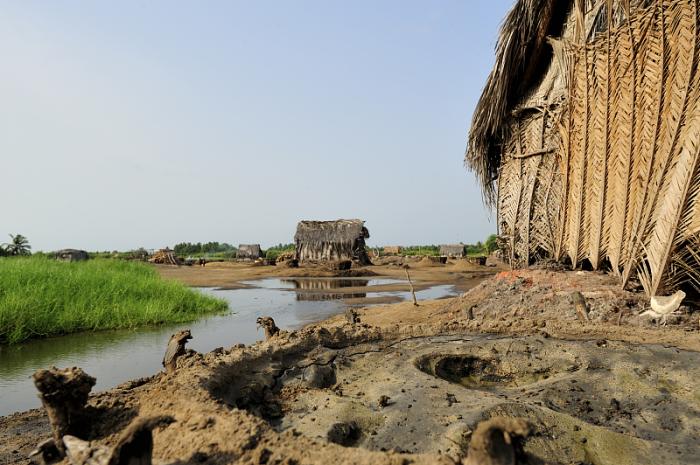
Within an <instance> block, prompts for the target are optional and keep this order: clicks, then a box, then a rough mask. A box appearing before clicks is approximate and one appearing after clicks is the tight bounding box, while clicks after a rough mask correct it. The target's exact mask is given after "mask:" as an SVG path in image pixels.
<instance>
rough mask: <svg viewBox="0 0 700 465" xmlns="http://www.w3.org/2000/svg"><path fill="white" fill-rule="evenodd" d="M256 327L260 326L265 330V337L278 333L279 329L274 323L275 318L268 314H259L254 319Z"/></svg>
mask: <svg viewBox="0 0 700 465" xmlns="http://www.w3.org/2000/svg"><path fill="white" fill-rule="evenodd" d="M256 323H257V324H258V328H262V329H263V330H264V331H265V339H270V338H272V337H274V336H277V335H278V334H279V333H280V329H279V328H278V327H277V325H276V324H275V320H273V319H272V317H269V316H261V317H259V318H258V319H257V320H256Z"/></svg>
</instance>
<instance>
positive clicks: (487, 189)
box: [464, 0, 572, 204]
mask: <svg viewBox="0 0 700 465" xmlns="http://www.w3.org/2000/svg"><path fill="white" fill-rule="evenodd" d="M571 4H572V0H563V1H557V0H517V1H516V3H515V5H514V6H513V9H512V10H511V11H510V12H509V13H508V15H507V16H506V19H505V21H504V22H503V25H502V26H501V31H500V34H499V37H498V44H497V46H496V63H495V65H494V68H493V70H492V71H491V74H490V75H489V77H488V80H487V82H486V86H485V88H484V91H483V93H482V95H481V98H480V99H479V103H478V104H477V106H476V109H475V110H474V115H473V116H472V124H471V129H470V131H469V139H468V143H467V151H466V154H465V159H464V161H465V164H466V166H467V167H468V168H469V169H470V170H471V171H473V172H474V174H476V177H477V179H478V180H479V182H480V183H481V186H482V189H483V195H484V199H485V201H486V202H487V203H488V204H493V203H494V201H495V186H494V181H495V180H496V178H497V177H498V168H499V166H500V161H501V159H500V158H501V155H500V145H501V141H503V140H504V138H505V136H506V134H505V131H506V127H505V122H506V120H507V119H508V116H509V115H510V114H511V112H512V111H513V110H514V109H515V107H516V106H517V105H518V103H520V101H521V100H522V99H523V98H524V97H526V96H527V94H528V92H530V91H531V90H532V88H533V87H534V86H535V85H536V84H537V83H538V82H539V80H540V78H541V77H542V75H543V74H544V73H545V72H546V70H547V66H548V65H549V63H550V62H551V60H552V56H553V51H552V47H551V45H549V43H548V41H547V40H548V37H552V36H553V37H558V36H560V35H561V33H562V30H563V28H564V25H565V24H566V18H567V16H568V13H569V11H570V9H571Z"/></svg>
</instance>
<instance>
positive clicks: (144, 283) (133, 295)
mask: <svg viewBox="0 0 700 465" xmlns="http://www.w3.org/2000/svg"><path fill="white" fill-rule="evenodd" d="M226 309H227V304H226V302H225V301H223V300H220V299H216V298H213V297H209V296H205V295H203V294H201V293H199V292H197V291H195V290H192V289H190V288H188V287H187V286H185V285H183V284H180V283H177V282H174V281H166V280H163V279H162V278H161V277H160V276H158V274H157V272H156V271H155V270H154V269H153V268H152V267H151V266H149V265H147V264H144V263H139V262H126V261H120V260H107V259H95V260H90V261H87V262H72V263H68V262H59V261H56V260H53V259H50V258H47V257H27V258H24V257H21V258H20V257H15V258H0V343H4V344H7V343H9V344H13V343H17V342H20V341H23V340H25V339H29V338H36V337H46V336H52V335H59V334H66V333H71V332H77V331H85V330H101V329H116V328H134V327H137V326H141V325H156V324H162V323H181V322H186V321H192V320H195V319H197V318H199V317H200V316H203V315H206V314H211V313H220V312H223V311H225V310H226Z"/></svg>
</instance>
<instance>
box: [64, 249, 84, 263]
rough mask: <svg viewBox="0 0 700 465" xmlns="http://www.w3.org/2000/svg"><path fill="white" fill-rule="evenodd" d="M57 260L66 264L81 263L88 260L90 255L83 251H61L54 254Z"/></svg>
mask: <svg viewBox="0 0 700 465" xmlns="http://www.w3.org/2000/svg"><path fill="white" fill-rule="evenodd" d="M55 254H56V258H57V259H58V260H63V261H66V262H82V261H85V260H88V259H89V258H90V255H89V254H88V253H87V252H86V251H85V250H78V249H63V250H59V251H57V252H55Z"/></svg>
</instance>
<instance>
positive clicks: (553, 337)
mask: <svg viewBox="0 0 700 465" xmlns="http://www.w3.org/2000/svg"><path fill="white" fill-rule="evenodd" d="M612 283H613V281H611V280H609V279H608V278H607V277H605V276H602V275H590V276H581V275H578V274H573V273H551V272H547V271H537V270H535V271H528V272H522V273H520V274H518V275H517V276H516V275H512V274H511V275H504V276H500V277H495V278H493V279H491V280H489V281H487V282H486V283H484V284H483V285H481V286H479V287H477V288H475V289H473V290H472V291H470V292H468V293H467V294H465V295H464V296H462V297H460V298H456V299H452V300H449V301H441V302H424V303H421V306H420V307H417V308H414V307H413V306H412V305H410V304H399V305H392V306H387V307H383V308H375V309H365V310H362V311H361V312H360V313H361V314H360V317H361V321H362V324H361V325H351V324H348V323H346V322H345V320H344V318H342V317H338V318H334V319H331V320H329V321H326V322H323V323H321V324H318V325H313V326H310V327H307V328H305V329H303V330H301V331H296V332H291V333H287V332H282V333H281V334H280V335H278V336H275V337H273V338H271V339H270V340H269V341H267V342H263V343H258V344H255V345H253V346H249V347H232V348H230V349H226V350H220V351H215V352H212V353H208V354H190V355H188V356H187V357H184V358H182V359H180V360H178V363H177V371H176V373H173V374H165V373H160V374H157V375H155V376H153V377H152V378H149V379H143V380H137V381H134V382H131V383H127V384H125V385H122V386H120V387H118V388H115V389H113V390H111V391H108V392H105V393H100V394H96V395H94V396H92V397H91V399H90V401H89V408H90V414H91V424H90V425H89V428H88V431H87V432H86V437H85V438H84V439H89V440H92V441H93V443H95V444H103V445H110V444H113V443H114V442H115V441H116V439H117V437H118V435H119V433H120V432H121V431H123V430H124V428H125V427H126V426H127V425H128V424H129V423H130V422H132V421H133V420H134V419H135V418H136V417H147V416H152V415H170V416H172V417H173V418H174V419H175V422H174V423H171V424H169V425H168V426H166V427H164V428H162V429H157V430H155V431H154V454H153V455H154V463H161V464H176V463H177V464H183V463H260V464H264V463H280V464H281V463H287V464H293V463H297V464H302V463H303V464H321V463H367V464H370V463H371V464H384V463H386V464H389V463H395V464H403V463H446V464H449V463H455V462H457V463H459V461H461V460H463V459H464V457H465V454H466V451H467V447H468V445H469V442H470V440H471V435H472V432H473V431H474V430H475V428H476V424H477V423H479V422H480V421H481V420H484V419H486V418H489V417H494V416H505V417H513V418H524V419H526V420H528V421H529V422H530V424H531V426H532V434H530V435H529V436H528V437H527V438H526V439H524V440H523V441H522V442H521V443H519V445H518V446H519V447H520V449H521V451H520V453H519V455H518V463H529V464H539V463H552V464H582V463H583V464H596V465H598V464H610V465H613V464H645V463H649V464H652V463H653V464H658V463H664V464H675V463H678V464H693V463H697V457H699V456H700V448H699V447H698V445H697V437H698V433H699V432H700V414H699V410H700V396H699V395H698V394H697V379H698V375H700V363H698V362H700V353H698V348H699V347H700V344H699V342H698V340H699V337H698V336H699V335H700V332H698V329H697V328H698V324H697V314H694V313H692V312H690V311H686V312H685V313H684V314H683V315H682V316H681V317H680V318H679V319H678V320H679V321H676V322H675V323H674V324H673V325H669V327H667V328H657V327H656V326H655V325H654V323H653V322H648V321H643V320H640V319H639V318H638V317H637V316H636V315H637V314H638V312H639V310H640V308H638V306H637V305H638V301H639V297H638V295H636V294H634V293H629V292H624V291H620V290H619V289H617V287H616V286H615V285H613V284H612ZM572 290H578V291H581V292H582V293H583V295H584V296H585V297H586V300H587V303H588V305H589V307H590V315H591V321H590V322H586V323H582V322H579V321H577V319H576V312H575V309H574V308H573V306H572V304H571V299H570V292H571V291H572ZM610 322H615V323H613V324H611V323H610ZM617 323H619V325H618V324H617ZM193 336H194V337H197V335H196V334H193ZM50 434H51V433H50V430H49V428H48V425H47V422H46V419H45V415H44V413H43V411H41V410H35V411H30V412H25V413H22V414H17V415H13V416H11V417H7V418H2V419H0V460H1V461H4V462H8V463H23V462H26V460H25V459H24V457H26V455H27V453H28V452H29V450H31V449H32V448H33V447H34V446H36V444H37V443H39V442H40V441H41V440H43V439H45V438H47V437H49V436H50Z"/></svg>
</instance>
